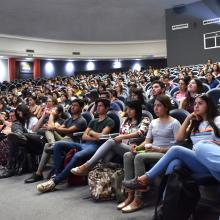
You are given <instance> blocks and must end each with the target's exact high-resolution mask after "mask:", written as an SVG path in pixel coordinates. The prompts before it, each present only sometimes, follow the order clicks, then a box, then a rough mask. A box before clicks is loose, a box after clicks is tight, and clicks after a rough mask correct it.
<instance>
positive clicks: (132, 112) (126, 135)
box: [71, 101, 150, 175]
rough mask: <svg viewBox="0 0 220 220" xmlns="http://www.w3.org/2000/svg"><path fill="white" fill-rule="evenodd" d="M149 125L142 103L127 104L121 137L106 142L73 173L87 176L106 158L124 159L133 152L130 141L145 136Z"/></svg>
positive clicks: (130, 102) (73, 170)
mask: <svg viewBox="0 0 220 220" xmlns="http://www.w3.org/2000/svg"><path fill="white" fill-rule="evenodd" d="M149 124H150V120H149V118H144V119H142V110H141V108H140V102H139V101H129V102H127V118H125V120H124V121H123V123H122V125H121V128H120V133H119V135H118V136H116V137H115V138H113V139H109V140H108V141H106V142H105V143H104V144H103V145H102V146H101V147H100V148H99V149H98V150H97V151H96V153H95V154H94V155H93V157H92V158H91V159H90V160H88V161H87V162H86V163H84V164H83V165H81V166H79V167H76V168H73V169H72V170H71V172H72V173H74V174H76V175H87V174H88V172H89V171H90V170H91V169H92V168H93V167H94V166H95V165H96V164H97V162H98V161H99V160H100V159H103V158H104V160H105V161H110V160H111V159H112V158H113V156H114V155H115V154H117V155H119V156H121V157H123V155H124V153H126V152H128V151H130V150H131V146H130V145H129V143H130V142H129V139H132V138H138V137H141V136H143V135H145V134H146V132H147V130H148V126H149Z"/></svg>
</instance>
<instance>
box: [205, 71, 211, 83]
mask: <svg viewBox="0 0 220 220" xmlns="http://www.w3.org/2000/svg"><path fill="white" fill-rule="evenodd" d="M206 79H207V81H208V82H210V81H212V74H211V73H207V74H206Z"/></svg>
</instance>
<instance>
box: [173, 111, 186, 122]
mask: <svg viewBox="0 0 220 220" xmlns="http://www.w3.org/2000/svg"><path fill="white" fill-rule="evenodd" d="M188 115H189V112H187V111H186V110H184V109H173V110H171V111H170V116H172V117H173V118H175V119H177V120H178V121H179V122H180V124H182V123H183V122H184V120H185V119H186V117H187V116H188Z"/></svg>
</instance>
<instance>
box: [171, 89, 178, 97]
mask: <svg viewBox="0 0 220 220" xmlns="http://www.w3.org/2000/svg"><path fill="white" fill-rule="evenodd" d="M177 91H179V86H176V87H174V88H173V89H171V91H170V95H171V96H172V97H173V96H174V94H175V93H176V92H177Z"/></svg>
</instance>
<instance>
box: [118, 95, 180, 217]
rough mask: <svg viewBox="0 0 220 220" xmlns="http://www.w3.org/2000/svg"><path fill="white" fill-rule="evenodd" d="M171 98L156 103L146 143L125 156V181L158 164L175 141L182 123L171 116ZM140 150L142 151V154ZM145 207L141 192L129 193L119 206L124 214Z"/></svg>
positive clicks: (158, 97) (158, 99) (135, 147)
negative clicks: (148, 166) (147, 167)
mask: <svg viewBox="0 0 220 220" xmlns="http://www.w3.org/2000/svg"><path fill="white" fill-rule="evenodd" d="M170 109H171V102H170V98H169V97H168V96H166V95H159V96H157V97H156V98H155V101H154V112H155V114H156V116H157V117H158V118H157V119H154V120H153V121H152V122H151V123H150V126H149V130H148V133H147V136H146V139H145V141H144V142H143V143H142V144H140V145H139V146H133V152H128V153H126V154H124V171H125V179H126V180H130V179H133V178H134V177H137V176H140V175H142V174H144V173H145V171H146V170H145V169H146V165H149V164H152V163H156V162H157V161H158V160H159V159H160V158H161V157H162V156H163V155H164V154H165V153H166V152H167V150H168V149H169V147H170V146H171V144H172V143H174V141H175V137H176V133H177V131H178V130H179V128H180V123H179V121H177V120H176V119H174V118H173V117H171V116H169V110H170ZM140 150H142V151H141V152H140ZM141 207H143V201H142V194H141V192H136V193H134V191H128V198H127V199H126V200H125V201H124V202H122V203H121V204H119V205H118V209H122V212H126V213H127V212H133V211H136V210H138V209H140V208H141Z"/></svg>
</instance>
